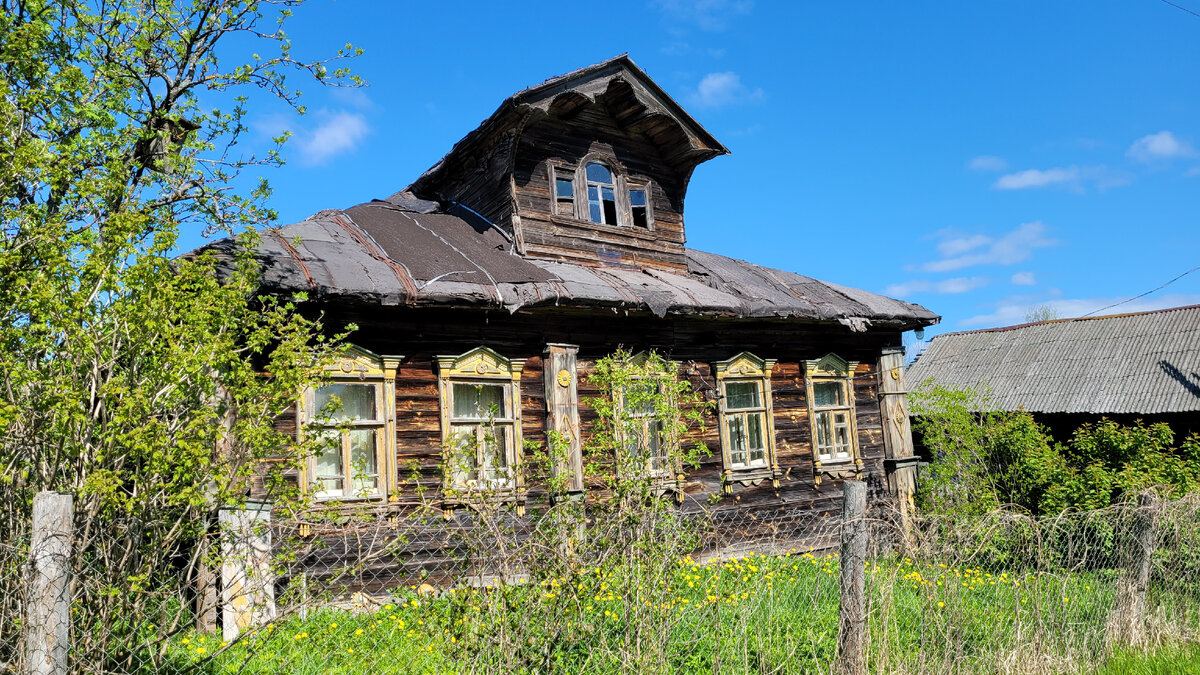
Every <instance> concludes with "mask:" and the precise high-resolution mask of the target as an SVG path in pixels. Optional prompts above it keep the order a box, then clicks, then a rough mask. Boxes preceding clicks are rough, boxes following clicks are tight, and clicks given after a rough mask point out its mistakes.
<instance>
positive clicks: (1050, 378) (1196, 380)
mask: <svg viewBox="0 0 1200 675" xmlns="http://www.w3.org/2000/svg"><path fill="white" fill-rule="evenodd" d="M927 380H928V381H932V383H933V384H936V385H941V386H944V387H949V388H952V389H972V390H975V391H977V392H980V393H984V394H986V395H987V396H988V398H989V399H990V402H991V403H992V404H993V405H995V406H996V407H997V408H998V409H1000V410H1018V409H1023V410H1027V411H1029V412H1031V413H1033V416H1034V418H1035V419H1036V420H1037V421H1038V422H1040V423H1042V424H1044V425H1046V426H1047V427H1048V428H1049V429H1050V432H1051V434H1052V435H1053V436H1054V437H1055V438H1056V439H1058V440H1060V441H1066V440H1067V439H1068V438H1070V436H1071V434H1072V433H1073V432H1074V431H1075V430H1076V429H1077V428H1079V427H1080V426H1082V425H1083V424H1085V423H1088V422H1096V421H1098V420H1099V419H1100V418H1101V417H1107V418H1108V419H1111V420H1114V421H1117V422H1120V423H1122V424H1130V423H1132V422H1135V421H1137V420H1142V421H1144V422H1147V423H1151V422H1163V423H1166V424H1168V425H1170V426H1171V428H1172V430H1173V431H1174V432H1175V436H1176V438H1177V439H1180V440H1182V439H1183V438H1184V437H1185V436H1186V435H1188V434H1191V433H1200V305H1191V306H1188V307H1172V308H1170V309H1159V310H1154V311H1149V312H1134V313H1128V314H1115V315H1110V316H1092V317H1086V318H1080V319H1053V320H1050V321H1038V322H1035V323H1026V324H1020V325H1017V326H1005V327H1002V328H986V329H983V330H974V331H965V332H959V333H945V334H943V335H939V336H937V337H935V338H934V339H933V340H932V341H930V343H929V347H928V348H927V349H926V350H925V352H924V353H922V354H921V356H920V357H919V358H918V359H917V361H916V362H915V363H914V364H913V365H912V368H911V371H910V377H909V382H910V383H911V384H912V386H916V385H918V384H921V383H922V382H925V381H927Z"/></svg>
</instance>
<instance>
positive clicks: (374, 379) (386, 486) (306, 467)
mask: <svg viewBox="0 0 1200 675" xmlns="http://www.w3.org/2000/svg"><path fill="white" fill-rule="evenodd" d="M403 358H404V357H402V356H380V355H379V354H376V353H374V352H372V351H370V350H367V349H363V348H361V347H357V346H354V345H351V346H350V347H348V348H347V349H346V350H345V352H343V354H342V355H341V356H340V357H339V358H338V359H337V360H336V361H335V362H334V363H333V364H331V365H329V366H328V367H326V369H325V375H326V378H327V379H328V382H329V384H365V385H370V386H373V387H375V419H373V420H343V421H333V420H319V419H318V418H317V416H318V415H319V414H320V412H321V411H320V410H318V408H317V405H316V398H317V389H319V388H320V386H318V387H316V388H314V387H306V388H305V389H304V391H303V392H301V395H300V399H299V402H298V404H297V419H298V421H299V424H297V425H296V437H297V439H298V440H300V441H303V440H304V439H305V438H306V436H307V435H309V434H311V433H313V430H314V429H322V430H337V432H338V435H339V439H340V451H341V458H340V459H341V465H342V481H343V483H342V486H343V487H342V492H343V493H342V494H341V495H332V494H325V493H323V492H322V491H320V490H318V489H317V487H316V480H317V477H316V462H317V457H316V456H313V457H306V458H305V460H304V462H303V463H302V464H301V466H300V486H301V490H302V491H303V492H304V493H305V494H309V495H311V496H312V497H313V499H315V500H316V501H318V502H362V501H382V500H384V499H385V498H387V499H389V500H390V501H395V499H396V498H395V494H394V491H395V488H396V368H397V367H398V366H399V364H400V361H401V360H403ZM361 429H373V430H374V431H375V468H376V471H377V472H378V473H377V476H378V477H377V479H376V488H375V490H374V491H373V493H372V494H366V495H357V494H353V493H352V494H346V491H347V486H352V485H353V483H354V475H353V473H352V472H353V461H352V457H351V449H350V444H349V443H350V441H349V434H350V433H352V432H353V431H355V430H361Z"/></svg>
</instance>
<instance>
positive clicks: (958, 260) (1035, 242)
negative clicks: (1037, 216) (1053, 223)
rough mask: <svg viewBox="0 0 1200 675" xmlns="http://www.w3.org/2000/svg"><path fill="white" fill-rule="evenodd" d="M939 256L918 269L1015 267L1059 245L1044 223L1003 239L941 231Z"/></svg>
mask: <svg viewBox="0 0 1200 675" xmlns="http://www.w3.org/2000/svg"><path fill="white" fill-rule="evenodd" d="M935 236H941V237H942V241H941V242H939V243H938V245H937V249H938V252H939V253H941V254H942V259H941V260H931V261H929V262H926V263H922V264H920V265H919V266H917V267H916V269H919V270H922V271H925V272H951V271H954V270H959V269H963V268H964V267H974V266H976V265H1015V264H1017V263H1020V262H1025V261H1026V260H1029V259H1030V258H1031V257H1033V252H1034V251H1035V250H1036V249H1039V248H1045V247H1047V246H1054V245H1055V244H1057V243H1058V242H1057V241H1055V240H1054V239H1052V238H1050V237H1049V236H1047V234H1046V226H1045V225H1043V224H1042V223H1041V222H1032V223H1023V224H1021V225H1019V226H1017V228H1016V229H1014V230H1012V231H1011V232H1007V233H1005V234H1003V235H1001V236H1000V237H999V238H993V237H989V236H987V235H983V234H976V235H970V236H956V235H955V234H954V233H953V231H951V230H940V231H939V232H937V233H936V234H935Z"/></svg>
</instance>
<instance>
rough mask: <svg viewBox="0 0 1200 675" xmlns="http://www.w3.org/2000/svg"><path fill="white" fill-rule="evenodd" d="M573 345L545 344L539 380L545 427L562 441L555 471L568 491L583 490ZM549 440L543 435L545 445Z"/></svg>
mask: <svg viewBox="0 0 1200 675" xmlns="http://www.w3.org/2000/svg"><path fill="white" fill-rule="evenodd" d="M578 352H579V347H578V346H577V345H568V344H562V343H552V344H549V345H547V346H546V357H545V360H544V362H545V368H544V370H543V373H542V374H543V380H544V385H545V395H546V399H545V400H546V414H547V421H546V429H547V432H549V431H554V432H556V434H557V435H559V436H560V437H561V438H562V440H563V441H564V442H565V447H562V448H556V450H557V451H558V452H561V453H564V454H565V456H562V457H557V458H556V460H557V466H556V467H555V471H556V472H557V473H558V475H559V477H560V478H559V479H560V480H561V481H562V482H563V485H564V487H566V489H568V490H569V491H571V492H579V491H581V490H583V436H582V428H581V426H580V422H579V389H578V384H577V382H578V369H577V363H576V358H577V355H578ZM550 442H551V440H550V439H549V438H547V444H548V445H549V444H550Z"/></svg>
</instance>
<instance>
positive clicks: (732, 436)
mask: <svg viewBox="0 0 1200 675" xmlns="http://www.w3.org/2000/svg"><path fill="white" fill-rule="evenodd" d="M746 459H747V458H746V420H745V418H743V417H742V416H741V415H734V416H732V417H730V418H729V460H730V462H732V463H733V464H735V465H742V464H745V463H746Z"/></svg>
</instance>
